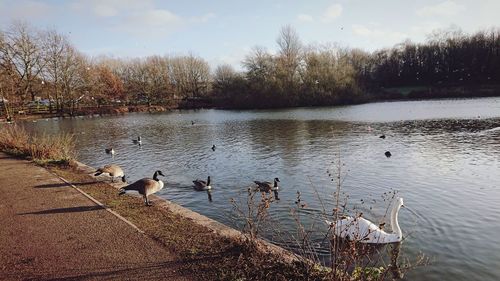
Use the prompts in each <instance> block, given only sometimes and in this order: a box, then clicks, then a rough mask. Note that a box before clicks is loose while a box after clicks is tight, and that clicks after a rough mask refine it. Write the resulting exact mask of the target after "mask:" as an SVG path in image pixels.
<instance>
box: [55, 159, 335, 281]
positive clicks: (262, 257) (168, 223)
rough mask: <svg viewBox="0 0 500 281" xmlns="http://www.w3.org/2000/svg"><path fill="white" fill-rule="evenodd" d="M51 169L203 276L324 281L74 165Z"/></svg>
mask: <svg viewBox="0 0 500 281" xmlns="http://www.w3.org/2000/svg"><path fill="white" fill-rule="evenodd" d="M50 169H51V170H52V171H53V172H54V173H56V174H57V175H59V176H61V177H63V178H65V179H66V180H67V181H69V182H71V183H73V184H74V185H75V186H77V187H78V188H80V189H82V190H83V191H85V192H86V193H88V194H89V195H91V196H92V197H94V198H95V199H97V200H98V201H100V202H101V203H103V204H104V205H106V206H108V207H109V208H111V209H112V210H113V211H115V212H117V213H118V214H120V215H121V216H123V217H124V218H126V219H127V220H129V221H131V222H132V223H134V224H135V225H136V226H137V227H139V228H140V229H141V230H143V231H144V232H145V234H146V235H148V236H150V237H152V238H153V239H155V240H156V241H158V242H159V243H161V244H163V245H164V246H165V247H167V248H168V249H169V250H170V251H172V252H173V253H174V254H175V255H177V256H178V258H179V259H180V260H182V261H185V262H184V264H187V265H186V266H185V267H184V268H183V269H182V270H187V271H190V272H192V273H194V274H193V275H195V276H197V278H199V280H324V279H325V278H326V276H324V273H323V272H321V271H318V272H311V271H310V270H309V268H310V267H307V266H305V265H303V264H301V263H300V262H297V263H292V264H290V263H285V262H282V261H280V257H277V256H275V255H273V254H267V253H262V252H261V251H258V250H256V249H255V248H254V247H253V246H252V243H249V242H248V241H244V240H232V239H228V238H226V237H222V236H220V235H218V234H216V233H214V232H212V231H211V230H210V229H208V228H206V227H203V226H200V225H198V224H196V223H195V222H193V221H192V220H190V219H186V218H184V217H182V216H180V215H178V214H175V213H173V212H171V211H169V210H168V209H165V208H162V207H157V206H152V207H145V206H144V203H143V200H142V199H140V198H136V197H131V196H118V191H117V190H116V189H115V188H114V187H112V186H110V185H108V184H107V183H103V182H96V180H95V178H93V177H91V176H89V175H87V174H82V173H81V172H78V171H76V170H75V169H71V168H69V169H68V168H66V169H64V168H59V167H56V166H52V167H50Z"/></svg>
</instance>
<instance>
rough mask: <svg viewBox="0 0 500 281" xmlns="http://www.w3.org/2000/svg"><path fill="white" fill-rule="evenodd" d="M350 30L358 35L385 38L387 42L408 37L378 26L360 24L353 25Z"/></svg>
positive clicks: (378, 38)
mask: <svg viewBox="0 0 500 281" xmlns="http://www.w3.org/2000/svg"><path fill="white" fill-rule="evenodd" d="M352 32H353V33H354V34H356V35H358V36H362V37H367V38H372V39H377V40H385V41H387V42H399V41H402V40H404V39H406V38H407V37H408V35H407V34H405V33H402V32H398V31H391V30H384V29H379V28H370V27H367V26H364V25H361V24H355V25H353V26H352Z"/></svg>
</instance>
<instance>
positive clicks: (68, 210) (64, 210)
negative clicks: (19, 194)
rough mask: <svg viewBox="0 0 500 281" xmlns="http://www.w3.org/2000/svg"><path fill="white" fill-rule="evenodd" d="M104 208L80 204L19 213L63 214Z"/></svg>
mask: <svg viewBox="0 0 500 281" xmlns="http://www.w3.org/2000/svg"><path fill="white" fill-rule="evenodd" d="M103 209H104V208H102V207H101V206H79V207H70V208H58V209H50V210H44V211H37V212H28V213H20V214H17V215H19V216H23V215H47V214H63V213H76V212H88V211H97V210H103Z"/></svg>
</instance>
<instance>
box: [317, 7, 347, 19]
mask: <svg viewBox="0 0 500 281" xmlns="http://www.w3.org/2000/svg"><path fill="white" fill-rule="evenodd" d="M342 10H343V8H342V5H340V4H333V5H330V6H328V8H326V11H325V13H324V14H323V17H322V18H321V21H322V22H325V23H328V22H332V21H333V20H335V19H336V18H338V17H340V15H342Z"/></svg>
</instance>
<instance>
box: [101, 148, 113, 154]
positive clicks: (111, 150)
mask: <svg viewBox="0 0 500 281" xmlns="http://www.w3.org/2000/svg"><path fill="white" fill-rule="evenodd" d="M104 151H105V152H106V153H107V154H111V155H115V150H114V149H113V148H112V147H110V148H105V149H104Z"/></svg>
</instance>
